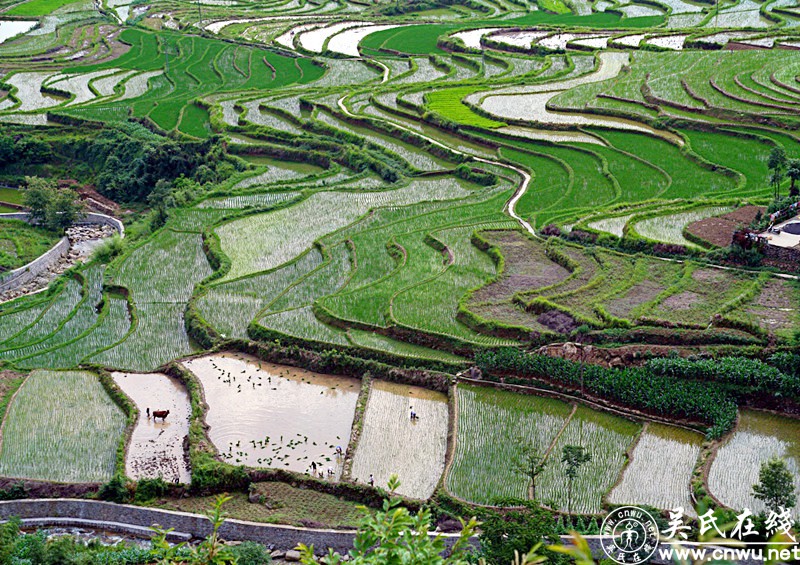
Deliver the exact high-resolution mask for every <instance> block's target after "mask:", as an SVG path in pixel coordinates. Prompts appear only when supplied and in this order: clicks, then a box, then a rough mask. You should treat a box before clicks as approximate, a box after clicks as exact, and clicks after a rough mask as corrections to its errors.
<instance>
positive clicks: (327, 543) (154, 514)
mask: <svg viewBox="0 0 800 565" xmlns="http://www.w3.org/2000/svg"><path fill="white" fill-rule="evenodd" d="M12 516H17V517H19V518H21V519H22V520H23V521H25V522H24V523H28V524H31V525H35V524H37V523H43V522H41V520H42V519H44V518H48V519H49V520H48V521H49V522H58V523H60V524H62V525H75V526H78V525H81V526H83V527H89V526H90V525H92V526H93V527H95V528H98V529H104V530H108V531H118V530H119V527H118V526H119V525H125V526H127V527H128V531H129V532H130V531H132V530H133V529H134V528H130V526H134V527H140V528H149V527H150V526H152V525H154V524H158V525H159V526H161V527H162V528H173V529H174V530H175V532H176V533H178V534H179V535H180V534H188V535H189V536H191V537H193V538H204V537H206V536H207V535H208V534H209V533H211V522H209V520H208V518H206V517H205V516H201V515H198V514H189V513H186V512H174V511H170V510H158V509H154V508H144V507H141V506H130V505H126V504H113V503H111V502H101V501H97V500H77V499H71V498H49V499H27V500H7V501H2V502H0V520H7V519H9V518H11V517H12ZM220 535H221V536H222V538H223V539H226V540H241V541H245V540H251V541H255V542H259V543H262V544H264V545H267V546H274V548H276V549H281V550H289V549H293V548H294V547H296V546H297V544H298V543H300V542H302V543H305V544H306V545H310V544H312V543H313V544H314V546H315V547H319V548H328V547H331V548H333V549H334V550H336V551H339V552H345V551H347V550H349V549H352V547H353V539H354V535H355V532H353V531H337V530H321V529H305V528H293V527H291V526H280V525H273V524H259V523H256V522H245V521H243V520H226V522H225V524H224V525H223V526H222V528H221V529H220ZM181 537H184V536H181Z"/></svg>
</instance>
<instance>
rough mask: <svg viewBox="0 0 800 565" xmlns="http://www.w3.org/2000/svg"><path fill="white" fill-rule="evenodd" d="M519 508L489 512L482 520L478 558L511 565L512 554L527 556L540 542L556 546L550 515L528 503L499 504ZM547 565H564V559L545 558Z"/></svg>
mask: <svg viewBox="0 0 800 565" xmlns="http://www.w3.org/2000/svg"><path fill="white" fill-rule="evenodd" d="M498 502H500V503H502V505H503V506H514V507H521V509H516V508H515V509H513V510H508V511H507V512H504V513H500V512H488V513H486V514H485V515H484V516H482V517H481V518H482V520H481V534H480V540H481V550H480V551H481V556H482V557H485V558H486V561H487V562H488V563H514V553H515V552H517V553H519V554H520V555H524V554H526V553H527V552H528V551H530V549H531V548H532V547H534V546H535V545H536V544H538V543H540V542H543V541H544V542H548V541H549V542H556V543H557V542H558V541H559V538H558V531H557V529H556V528H557V527H556V520H555V517H554V516H553V514H551V513H550V512H546V511H544V510H542V509H541V508H539V507H538V505H537V504H536V503H534V502H531V501H528V500H503V501H498ZM547 562H548V563H567V562H568V560H567V559H566V558H564V557H559V556H556V555H555V554H552V555H548V560H547Z"/></svg>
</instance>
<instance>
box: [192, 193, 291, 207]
mask: <svg viewBox="0 0 800 565" xmlns="http://www.w3.org/2000/svg"><path fill="white" fill-rule="evenodd" d="M299 194H300V193H299V192H266V193H264V194H246V195H243V196H231V197H228V198H209V199H208V200H204V201H203V202H201V203H200V204H199V205H198V208H204V209H207V208H213V209H225V210H228V209H235V208H251V207H253V208H261V207H266V206H271V205H273V204H279V203H281V202H286V201H287V200H291V199H292V198H296V197H297V196H299Z"/></svg>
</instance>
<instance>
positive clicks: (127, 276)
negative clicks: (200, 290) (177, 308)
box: [113, 229, 211, 304]
mask: <svg viewBox="0 0 800 565" xmlns="http://www.w3.org/2000/svg"><path fill="white" fill-rule="evenodd" d="M165 267H168V268H165ZM210 274H211V267H209V265H208V260H207V259H206V256H205V253H203V242H202V238H201V237H200V236H199V235H197V234H185V233H178V232H174V231H172V230H169V229H165V230H162V231H160V232H159V233H158V234H157V235H156V236H155V237H153V238H152V239H151V240H149V241H148V242H147V243H145V244H144V245H142V246H140V247H137V248H136V249H135V250H134V251H133V252H132V253H131V254H130V255H129V256H128V257H126V258H125V260H124V261H123V262H122V264H120V265H119V267H118V268H117V270H116V272H115V273H114V274H113V280H114V283H115V284H118V285H121V286H124V287H126V288H128V289H130V290H131V291H132V293H133V297H134V300H135V301H136V303H137V304H139V303H143V302H185V301H186V300H188V299H189V297H190V296H191V294H192V290H193V289H194V285H195V284H196V283H198V282H200V281H201V280H203V279H204V278H206V277H207V276H208V275H210Z"/></svg>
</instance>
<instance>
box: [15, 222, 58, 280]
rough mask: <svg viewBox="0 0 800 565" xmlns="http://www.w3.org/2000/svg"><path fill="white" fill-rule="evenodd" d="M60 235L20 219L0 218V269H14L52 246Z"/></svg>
mask: <svg viewBox="0 0 800 565" xmlns="http://www.w3.org/2000/svg"><path fill="white" fill-rule="evenodd" d="M60 237H61V236H59V235H58V234H57V233H55V232H52V231H49V230H46V229H44V228H39V227H35V226H31V225H30V224H27V223H25V222H23V221H21V220H0V270H11V269H16V268H17V267H21V266H22V265H25V264H27V263H29V262H31V261H33V260H34V259H36V258H37V257H39V256H40V255H42V254H43V253H45V252H46V251H47V250H48V249H50V248H51V247H53V246H54V245H55V244H56V243H57V242H58V240H59V239H60Z"/></svg>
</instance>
